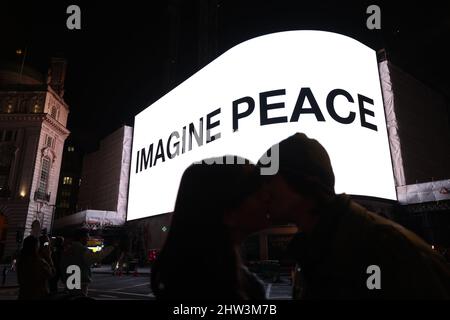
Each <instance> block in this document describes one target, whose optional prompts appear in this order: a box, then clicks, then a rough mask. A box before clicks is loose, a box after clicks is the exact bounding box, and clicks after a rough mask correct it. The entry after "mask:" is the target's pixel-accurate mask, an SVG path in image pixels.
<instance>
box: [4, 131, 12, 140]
mask: <svg viewBox="0 0 450 320" xmlns="http://www.w3.org/2000/svg"><path fill="white" fill-rule="evenodd" d="M13 137H14V132H13V131H9V130H8V131H6V134H5V140H4V141H6V142H8V141H12V140H13Z"/></svg>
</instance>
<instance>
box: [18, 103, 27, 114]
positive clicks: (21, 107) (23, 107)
mask: <svg viewBox="0 0 450 320" xmlns="http://www.w3.org/2000/svg"><path fill="white" fill-rule="evenodd" d="M27 104H28V101H27V100H22V101H20V103H19V109H18V112H19V113H27Z"/></svg>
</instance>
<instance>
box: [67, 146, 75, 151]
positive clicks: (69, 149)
mask: <svg viewBox="0 0 450 320" xmlns="http://www.w3.org/2000/svg"><path fill="white" fill-rule="evenodd" d="M67 151H69V152H74V151H75V148H74V147H68V148H67Z"/></svg>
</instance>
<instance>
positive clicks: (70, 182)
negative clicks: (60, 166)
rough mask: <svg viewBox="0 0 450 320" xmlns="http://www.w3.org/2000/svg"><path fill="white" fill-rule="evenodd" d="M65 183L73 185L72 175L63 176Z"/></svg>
mask: <svg viewBox="0 0 450 320" xmlns="http://www.w3.org/2000/svg"><path fill="white" fill-rule="evenodd" d="M63 184H67V185H71V184H72V177H64V178H63Z"/></svg>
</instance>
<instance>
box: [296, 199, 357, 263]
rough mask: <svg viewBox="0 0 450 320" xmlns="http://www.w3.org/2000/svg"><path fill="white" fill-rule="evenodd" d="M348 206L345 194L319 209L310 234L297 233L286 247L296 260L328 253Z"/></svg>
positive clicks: (348, 201)
mask: <svg viewBox="0 0 450 320" xmlns="http://www.w3.org/2000/svg"><path fill="white" fill-rule="evenodd" d="M349 205H350V198H349V197H348V196H347V195H346V194H340V195H336V196H335V197H334V198H333V199H332V200H330V201H329V202H328V203H326V204H324V205H322V206H321V207H320V208H319V213H318V214H320V218H319V220H318V223H317V225H316V226H315V227H314V228H313V230H312V232H311V233H310V234H306V233H304V232H301V231H300V232H299V233H297V234H296V235H295V236H294V238H293V239H292V240H291V242H290V243H289V246H288V250H289V252H290V253H291V254H292V255H293V257H294V258H295V259H297V260H302V259H307V260H310V259H314V260H315V259H318V258H319V257H320V256H321V255H322V254H323V253H324V252H328V251H329V250H330V247H331V245H332V242H333V237H334V236H335V233H336V229H337V225H338V223H339V220H340V219H341V217H342V215H343V214H344V213H345V211H346V210H347V209H348V207H349Z"/></svg>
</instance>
